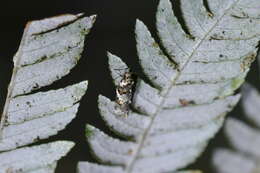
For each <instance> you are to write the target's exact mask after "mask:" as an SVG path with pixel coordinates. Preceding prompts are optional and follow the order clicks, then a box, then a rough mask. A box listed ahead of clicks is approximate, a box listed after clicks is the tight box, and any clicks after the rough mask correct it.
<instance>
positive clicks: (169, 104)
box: [79, 0, 260, 173]
mask: <svg viewBox="0 0 260 173" xmlns="http://www.w3.org/2000/svg"><path fill="white" fill-rule="evenodd" d="M249 2H250V3H251V4H248V3H249ZM208 5H209V8H210V10H211V11H207V8H206V7H205V6H204V2H203V0H182V1H181V10H182V14H183V18H184V21H185V23H186V26H187V28H188V30H189V32H190V34H189V33H186V32H185V31H184V29H183V28H182V26H181V25H180V23H179V22H178V20H179V19H177V17H176V16H175V15H174V13H173V11H172V9H171V3H170V1H169V0H160V3H159V6H158V11H157V23H156V24H157V29H158V32H159V38H160V39H161V42H162V46H163V47H164V48H165V50H166V52H167V54H168V55H165V54H164V53H163V51H162V50H161V49H160V46H159V45H158V44H157V43H156V41H155V40H154V39H153V37H152V36H151V34H150V32H149V30H148V29H147V27H146V26H145V25H144V24H143V23H142V22H141V21H139V20H137V22H136V41H137V51H138V55H139V61H140V64H141V67H142V69H143V72H144V74H145V75H146V76H147V78H148V79H149V82H150V83H149V84H148V83H146V82H144V81H143V80H141V79H138V81H137V84H136V89H135V93H134V97H133V99H132V105H131V106H132V108H133V109H132V111H130V112H129V115H128V116H127V117H125V116H122V113H120V111H118V110H117V103H115V102H113V101H111V100H110V99H108V98H106V97H104V96H100V97H99V100H98V102H99V109H100V113H101V116H102V118H103V119H104V120H105V122H106V123H107V124H108V126H109V127H110V128H111V129H112V130H113V131H115V132H116V133H118V134H121V135H122V136H124V137H127V138H126V139H127V141H120V140H118V139H114V138H112V137H109V136H107V135H106V134H104V133H103V132H101V131H99V130H98V129H96V128H94V127H92V126H87V131H88V133H87V134H88V135H87V137H88V142H89V144H90V147H91V149H92V150H93V153H94V155H95V156H96V157H97V158H98V159H99V160H100V161H101V162H103V163H106V164H112V165H116V166H115V167H108V166H97V165H92V164H91V163H87V162H85V163H84V162H81V163H80V164H79V171H80V172H84V171H85V170H86V172H87V171H89V170H92V172H111V170H113V171H115V172H122V173H130V172H135V173H137V172H138V173H144V172H147V173H150V172H169V171H173V172H176V171H178V170H179V169H181V168H184V167H185V166H187V165H188V164H190V163H192V162H194V161H195V160H196V158H197V157H198V156H199V155H200V154H201V152H202V151H203V150H204V149H205V147H206V146H207V143H208V141H209V139H211V138H212V137H213V136H214V135H215V133H216V132H217V131H218V130H219V128H220V127H221V126H222V123H223V120H224V117H225V115H226V114H227V112H229V111H231V110H232V108H233V107H234V106H235V105H236V103H237V102H238V100H239V97H240V96H239V95H235V96H233V94H234V91H235V90H236V89H237V88H239V87H240V85H241V84H242V83H243V82H244V78H245V76H246V74H247V72H248V70H249V66H250V64H251V62H252V61H253V60H254V59H255V56H256V52H257V48H256V47H257V44H258V41H259V39H260V37H259V34H260V23H259V19H258V18H254V16H252V13H251V10H253V9H254V6H257V5H258V6H259V5H260V4H259V1H258V0H250V1H249V0H243V1H239V0H223V1H218V0H211V1H208ZM242 12H243V13H242ZM244 13H245V14H246V15H247V16H248V17H240V15H242V14H244ZM108 56H109V65H110V69H111V74H112V77H113V79H114V83H115V85H116V86H118V83H119V81H121V80H122V77H121V78H120V76H123V74H124V73H125V72H126V71H124V70H117V69H128V67H127V66H126V64H125V63H124V62H122V61H121V59H120V58H119V57H117V56H115V55H112V54H109V55H108ZM118 77H119V79H118ZM129 137H130V138H129ZM113 171H112V172H113Z"/></svg>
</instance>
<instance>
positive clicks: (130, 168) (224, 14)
mask: <svg viewBox="0 0 260 173" xmlns="http://www.w3.org/2000/svg"><path fill="white" fill-rule="evenodd" d="M239 1H240V0H236V1H235V2H234V3H233V4H232V5H230V7H229V8H228V9H227V10H225V12H224V13H223V15H222V16H221V17H219V19H217V21H216V23H215V24H214V25H213V26H212V27H211V28H210V29H209V31H208V32H207V33H205V35H204V37H203V38H202V39H201V40H200V41H199V43H198V44H197V46H196V47H195V48H194V49H193V51H192V52H191V53H190V56H189V57H188V59H187V61H186V62H185V63H184V65H183V67H182V68H181V69H180V70H179V71H178V72H177V75H176V78H175V79H173V82H172V84H171V86H170V87H168V89H167V90H166V91H165V94H163V95H162V98H163V99H162V101H161V102H160V104H159V105H158V108H157V110H156V112H155V113H154V114H152V115H151V122H150V124H149V125H148V127H147V129H146V130H145V131H144V133H143V135H142V137H141V140H140V142H139V145H138V148H137V152H136V153H135V155H134V156H133V159H132V161H131V162H130V163H129V164H128V165H127V166H126V168H125V172H126V173H131V172H132V169H133V167H134V164H135V162H136V160H137V158H138V156H139V155H140V152H141V150H142V148H143V145H144V141H145V139H146V137H147V135H148V133H149V131H150V129H151V128H152V125H153V122H154V120H155V118H156V115H157V114H158V113H159V112H160V111H161V109H162V106H163V105H164V103H165V97H166V96H167V95H168V94H169V92H170V91H171V90H172V88H173V87H174V86H175V83H176V81H177V80H178V78H179V77H180V75H181V72H182V71H183V69H185V67H186V66H187V64H188V63H189V62H190V60H191V58H192V57H193V55H194V54H195V52H196V51H197V49H198V48H199V47H200V45H201V44H202V43H203V42H204V41H205V39H206V38H207V36H208V35H209V34H210V33H211V32H212V30H213V29H214V28H215V27H216V26H217V25H218V24H219V22H220V21H221V20H222V19H223V17H225V16H226V15H227V12H228V11H229V10H230V9H231V8H233V7H234V6H235V5H236V4H237V3H238V2H239Z"/></svg>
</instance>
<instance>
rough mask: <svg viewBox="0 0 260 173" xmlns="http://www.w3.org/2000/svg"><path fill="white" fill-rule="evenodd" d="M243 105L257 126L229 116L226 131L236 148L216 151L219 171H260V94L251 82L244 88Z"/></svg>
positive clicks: (239, 172)
mask: <svg viewBox="0 0 260 173" xmlns="http://www.w3.org/2000/svg"><path fill="white" fill-rule="evenodd" d="M242 106H243V109H244V112H245V116H246V118H247V119H248V120H249V121H251V122H252V123H253V124H255V126H256V127H251V126H249V125H247V124H246V123H244V122H242V121H240V120H237V119H234V118H228V120H227V122H226V124H225V133H226V135H227V137H228V140H229V141H230V144H231V146H232V147H233V148H234V149H233V150H230V149H218V150H217V151H215V153H214V155H213V164H214V166H215V168H216V170H217V171H218V172H219V173H234V172H236V173H257V172H259V171H260V167H259V163H260V162H259V160H260V150H259V146H260V129H259V128H260V121H259V119H260V118H259V111H260V94H259V92H258V91H257V90H256V89H255V88H253V87H252V86H250V85H249V84H246V85H245V86H244V88H243V97H242Z"/></svg>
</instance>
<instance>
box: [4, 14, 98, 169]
mask: <svg viewBox="0 0 260 173" xmlns="http://www.w3.org/2000/svg"><path fill="white" fill-rule="evenodd" d="M94 21H95V16H92V17H84V16H83V14H78V15H62V16H58V17H53V18H47V19H44V20H39V21H32V22H29V23H28V24H27V25H26V28H25V31H24V34H23V37H22V41H21V44H20V47H19V50H18V51H17V53H16V55H15V56H14V69H13V74H12V79H11V82H10V84H9V87H8V95H7V98H6V103H5V106H4V111H3V113H2V116H1V124H0V160H1V161H0V162H1V163H0V172H17V171H18V172H54V169H55V165H56V162H57V160H59V159H60V157H62V156H64V155H66V153H67V152H68V151H69V150H70V149H71V148H72V146H73V144H72V143H71V142H65V141H63V142H53V143H50V144H46V145H45V144H44V145H40V146H35V147H30V148H28V147H27V148H20V149H17V148H18V147H21V146H25V145H28V144H31V143H34V142H36V141H38V140H40V139H46V138H48V137H49V136H52V135H55V134H57V132H58V131H60V130H62V129H64V128H65V126H66V125H67V124H68V123H70V122H71V120H72V119H73V118H75V116H76V113H77V111H78V107H79V101H80V100H81V98H82V97H83V95H84V94H85V92H86V90H87V85H88V82H87V81H83V82H80V83H78V84H74V85H71V86H68V87H66V88H61V89H58V90H51V91H46V92H34V93H32V91H34V90H37V89H40V88H42V87H44V86H47V85H50V84H51V83H53V82H55V81H57V80H59V79H60V78H61V77H63V76H65V75H67V74H68V73H69V72H70V70H71V69H72V68H73V67H74V66H75V65H76V64H77V61H78V60H79V59H80V57H81V53H82V51H83V45H84V39H85V35H86V34H87V33H88V32H89V30H90V28H91V27H92V25H93V23H94Z"/></svg>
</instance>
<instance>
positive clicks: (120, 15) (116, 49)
mask: <svg viewBox="0 0 260 173" xmlns="http://www.w3.org/2000/svg"><path fill="white" fill-rule="evenodd" d="M158 2H159V1H158V0H129V1H123V0H73V1H72V0H70V1H69V0H44V1H28V0H27V1H12V0H9V1H6V3H5V4H1V6H0V18H1V25H0V38H1V39H0V76H1V80H0V81H1V82H0V94H1V95H0V108H3V104H4V99H5V96H6V92H7V89H6V88H7V86H8V83H9V81H10V78H11V73H12V67H13V65H12V58H13V55H14V54H15V52H16V51H17V49H18V46H19V43H20V39H21V36H22V33H23V29H24V27H25V24H26V22H27V21H30V20H36V19H42V18H46V17H51V16H55V15H60V14H65V13H73V14H76V13H81V12H84V13H85V14H86V15H87V16H89V15H92V14H97V15H98V17H97V21H96V23H95V25H94V27H93V29H92V31H91V32H90V34H89V35H88V36H87V37H86V44H85V50H84V53H83V57H82V59H81V60H80V62H79V64H78V65H77V66H76V68H74V69H73V70H72V71H71V73H70V74H69V75H67V76H66V77H64V78H63V79H61V80H59V81H57V82H55V83H54V84H53V85H51V86H48V87H44V88H43V89H42V90H48V89H56V88H61V87H65V86H67V85H70V84H74V83H77V82H79V81H82V80H88V81H89V88H88V91H87V94H86V95H85V96H84V98H83V99H82V101H81V106H80V108H79V112H78V115H77V117H76V119H74V120H73V121H72V123H71V124H69V125H68V126H67V128H66V129H65V130H63V131H61V132H60V133H59V134H58V135H56V136H53V137H51V138H49V139H47V140H43V141H40V142H39V143H37V144H40V143H45V142H50V141H55V140H70V141H74V142H75V143H76V146H75V147H74V148H73V149H72V151H71V152H70V153H69V154H68V155H67V157H65V158H63V159H62V160H61V161H60V162H59V164H58V167H57V171H56V172H58V173H74V172H76V164H77V162H78V161H84V160H88V161H94V160H93V159H92V157H91V155H90V153H89V148H88V145H87V143H86V142H85V136H84V130H85V124H86V123H90V124H92V125H95V126H96V127H98V128H100V129H102V130H103V131H105V132H106V133H108V134H111V132H110V131H109V130H108V128H107V127H106V126H105V125H104V122H103V121H102V120H101V118H100V116H99V113H98V109H97V97H98V95H99V94H102V95H105V96H107V97H110V98H111V99H113V98H114V96H115V93H114V89H115V88H114V86H113V84H112V81H111V77H110V75H109V71H108V64H107V57H106V51H110V52H112V53H113V54H116V55H118V56H120V57H122V58H123V60H124V61H125V62H126V63H127V64H128V65H129V66H130V67H131V69H133V71H134V72H136V73H137V74H140V75H142V73H141V72H140V67H139V65H138V63H137V62H138V59H137V53H136V48H135V35H134V25H135V20H136V19H137V18H138V19H140V20H142V21H143V22H144V23H145V24H146V25H147V26H148V28H149V29H150V31H151V32H152V33H153V35H154V36H155V37H156V30H155V12H156V7H157V4H158ZM177 2H178V1H177ZM174 11H175V13H176V14H178V15H179V14H180V13H179V8H178V3H177V6H176V7H175V9H174ZM256 74H257V71H256V64H254V66H253V71H252V72H250V75H249V76H250V77H249V80H250V81H251V82H253V83H255V84H257V82H258V81H257V80H255V79H256ZM241 111H242V110H240V108H239V107H238V108H236V109H235V110H234V111H233V113H231V115H235V116H241V115H242V113H241ZM111 135H113V134H111ZM226 144H227V142H226V140H225V138H224V136H223V134H222V132H220V133H219V134H218V136H217V138H215V139H214V140H212V141H211V143H210V145H209V147H208V149H207V150H206V151H205V152H204V154H203V155H202V156H201V157H200V159H199V160H198V161H197V162H196V164H193V165H191V167H190V168H195V169H202V170H204V171H205V172H208V173H210V172H213V170H211V168H210V157H211V154H212V150H213V148H214V147H216V146H225V145H226Z"/></svg>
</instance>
